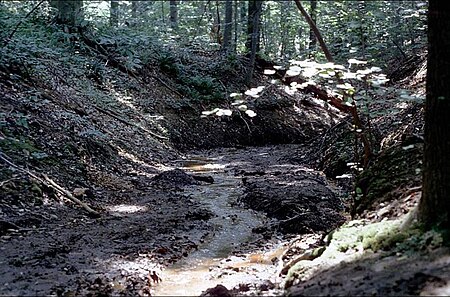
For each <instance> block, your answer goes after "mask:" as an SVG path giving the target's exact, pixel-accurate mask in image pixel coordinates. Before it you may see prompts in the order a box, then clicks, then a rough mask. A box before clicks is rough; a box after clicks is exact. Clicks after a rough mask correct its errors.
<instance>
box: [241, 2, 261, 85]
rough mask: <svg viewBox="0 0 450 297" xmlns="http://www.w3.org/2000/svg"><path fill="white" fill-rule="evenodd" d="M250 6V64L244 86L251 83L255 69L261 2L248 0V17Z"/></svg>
mask: <svg viewBox="0 0 450 297" xmlns="http://www.w3.org/2000/svg"><path fill="white" fill-rule="evenodd" d="M250 6H252V7H251V9H252V20H251V28H252V32H251V34H250V36H249V38H250V63H249V66H248V68H247V75H246V78H245V82H246V84H247V85H248V86H249V85H250V84H251V82H252V78H253V71H254V69H255V61H256V53H257V52H258V50H259V18H260V15H261V10H262V0H249V16H250Z"/></svg>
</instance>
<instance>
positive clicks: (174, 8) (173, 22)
mask: <svg viewBox="0 0 450 297" xmlns="http://www.w3.org/2000/svg"><path fill="white" fill-rule="evenodd" d="M169 9H170V27H171V28H172V29H174V30H176V29H178V1H177V0H170V6H169Z"/></svg>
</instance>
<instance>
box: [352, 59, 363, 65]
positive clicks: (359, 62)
mask: <svg viewBox="0 0 450 297" xmlns="http://www.w3.org/2000/svg"><path fill="white" fill-rule="evenodd" d="M348 63H349V64H356V65H364V64H367V61H361V60H357V59H349V60H348Z"/></svg>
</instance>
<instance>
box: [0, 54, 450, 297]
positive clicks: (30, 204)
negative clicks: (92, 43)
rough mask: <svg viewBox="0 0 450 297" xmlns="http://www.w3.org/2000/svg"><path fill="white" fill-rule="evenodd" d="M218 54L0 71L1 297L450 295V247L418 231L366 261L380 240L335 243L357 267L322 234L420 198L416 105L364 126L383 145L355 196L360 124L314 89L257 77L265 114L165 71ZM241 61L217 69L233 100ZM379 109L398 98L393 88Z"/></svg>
mask: <svg viewBox="0 0 450 297" xmlns="http://www.w3.org/2000/svg"><path fill="white" fill-rule="evenodd" d="M85 55H86V56H85V57H84V59H86V61H87V62H88V61H89V60H90V59H91V58H92V57H90V56H89V55H88V54H86V53H85ZM220 59H221V58H220V57H217V56H216V55H213V54H212V55H203V56H199V57H196V58H195V61H190V60H189V61H184V60H182V59H180V61H179V62H177V63H178V64H173V63H172V64H168V65H166V66H165V67H163V66H164V65H158V67H160V68H156V66H155V65H152V64H149V65H147V66H146V67H145V68H144V69H143V70H142V71H141V72H140V73H138V75H140V76H139V77H136V75H135V76H134V77H133V76H129V75H127V73H123V72H122V71H120V69H116V68H113V67H111V68H107V69H105V70H104V73H102V76H101V80H99V78H96V77H92V76H89V75H87V74H86V73H82V74H81V75H78V74H77V73H76V72H74V71H72V70H73V69H72V68H71V66H70V63H69V64H67V63H62V62H59V60H57V59H55V57H49V58H48V61H47V62H48V63H46V64H45V66H42V67H43V68H42V69H41V70H40V71H41V72H42V73H41V75H40V76H35V77H33V76H31V77H30V76H25V75H22V74H23V73H24V71H21V70H20V67H22V66H21V65H19V66H17V65H15V66H14V67H15V68H14V69H10V68H7V67H1V68H0V92H1V93H2V96H3V98H2V103H1V105H0V107H1V110H0V148H1V151H0V157H1V162H0V164H1V168H0V189H1V199H0V236H1V237H0V241H1V243H2V244H1V247H0V253H1V257H0V261H1V262H0V263H1V265H0V275H2V277H1V279H2V282H1V285H0V294H2V295H49V294H54V295H58V296H73V295H88V296H111V295H124V296H131V295H133V296H134V295H137V294H139V295H142V296H146V295H152V294H153V295H154V294H168V295H173V294H181V295H186V294H189V295H200V294H201V293H202V292H204V295H205V296H208V295H209V296H215V295H223V296H227V295H230V296H231V295H236V294H239V295H255V294H257V295H273V294H281V293H285V292H288V293H289V294H291V295H317V294H320V295H322V294H333V295H344V294H368V293H370V294H372V293H374V294H375V295H383V294H388V295H395V294H397V293H400V294H417V293H424V292H425V293H430V294H431V293H434V292H441V291H436V290H438V289H439V287H442V288H443V290H445V289H448V281H449V280H448V277H446V276H445V275H448V262H449V258H448V250H446V249H444V248H441V247H440V245H439V244H435V246H433V247H429V246H428V245H426V244H424V243H423V242H422V241H420V240H422V239H420V240H419V242H420V245H416V246H415V248H416V250H415V254H414V255H412V256H410V257H409V256H408V257H407V258H401V255H400V254H392V251H391V253H389V252H388V251H384V253H382V252H377V253H375V254H373V255H369V256H367V254H365V253H367V250H368V249H369V248H371V249H373V250H376V249H375V248H374V246H375V245H374V244H373V242H372V241H371V244H369V245H367V246H365V247H364V248H362V249H359V250H358V249H357V248H354V247H353V246H351V244H352V243H348V242H346V243H345V248H343V246H344V244H341V243H340V248H339V253H340V254H339V255H341V254H346V253H347V254H349V255H353V254H355V255H358V256H361V257H360V258H359V259H357V260H355V259H354V258H346V261H347V262H348V263H346V264H345V263H344V264H342V265H340V264H339V263H340V262H342V261H338V260H336V259H337V258H335V260H336V261H334V260H330V259H332V257H331V258H330V257H329V255H330V253H331V251H333V248H330V247H333V246H336V245H333V240H334V241H337V240H338V239H336V238H335V239H332V237H333V236H332V234H333V231H332V230H335V229H336V228H338V227H339V226H341V225H342V224H343V223H344V222H346V221H348V220H349V219H350V217H349V214H350V211H351V206H356V207H354V209H353V210H354V213H353V214H354V215H359V216H360V218H362V219H363V220H362V223H361V222H358V221H357V223H355V221H351V222H350V223H348V224H352V222H353V223H355V224H359V223H361V224H362V225H363V226H366V225H367V226H370V224H371V223H376V222H378V223H381V222H384V221H389V222H390V221H391V220H392V219H393V218H397V217H400V216H401V215H403V214H405V213H407V212H408V211H409V210H410V209H411V208H412V207H414V205H416V204H417V201H418V199H419V197H420V188H418V186H419V185H420V179H419V178H418V175H417V172H416V170H415V169H416V168H417V166H418V165H419V161H418V160H419V158H420V155H421V150H420V147H421V144H420V134H421V132H422V130H421V129H422V127H421V123H420V121H419V122H418V121H417V119H418V118H420V114H421V112H422V111H423V108H422V105H420V104H406V105H405V106H403V107H402V108H400V109H399V111H398V112H396V113H389V114H388V115H384V116H380V117H377V118H375V119H373V124H374V131H376V133H375V134H376V137H375V139H376V148H377V152H376V154H375V155H374V158H373V159H372V160H371V164H370V166H369V168H368V169H367V171H365V173H364V174H363V175H362V176H360V178H359V179H358V185H359V186H360V188H361V190H362V192H361V193H360V194H361V195H360V196H358V197H354V195H353V188H352V187H351V181H353V180H354V177H355V174H354V172H353V171H352V170H351V168H349V166H348V163H350V162H353V161H355V157H354V152H352V150H351V149H349V148H351V145H350V144H349V143H351V142H352V141H353V140H354V135H353V132H352V131H351V130H350V129H347V128H348V127H347V126H348V124H349V123H348V121H347V119H346V118H345V116H344V115H343V114H340V113H339V112H337V111H335V110H332V109H329V108H325V107H324V106H323V104H319V103H318V102H317V101H316V100H315V99H314V98H312V97H310V96H306V95H303V94H300V93H299V94H296V95H287V94H285V93H284V91H283V90H282V89H279V88H278V87H277V86H275V85H272V84H270V83H269V82H268V81H267V80H266V79H265V78H263V77H262V76H261V75H260V74H258V75H257V81H256V83H257V84H258V85H261V86H265V89H264V91H263V92H262V93H261V94H260V95H261V97H259V98H258V99H257V100H255V99H254V98H250V97H248V98H246V100H247V101H246V104H248V107H249V108H251V109H252V110H254V111H255V112H256V114H257V115H258V116H257V117H254V118H250V117H245V115H244V114H243V113H239V112H237V113H234V114H233V116H231V117H215V116H210V117H201V112H202V111H204V110H211V109H212V108H214V107H216V106H217V105H219V106H222V107H224V108H225V107H230V108H231V107H232V105H231V103H232V101H231V100H229V99H223V98H222V99H223V100H222V101H220V100H219V101H214V100H217V94H216V93H214V94H213V93H198V90H197V91H196V92H197V93H195V95H196V96H198V97H199V98H200V97H201V98H202V99H205V98H208V100H210V101H206V100H205V101H201V100H199V98H194V99H192V98H191V99H188V98H187V97H184V96H183V94H182V93H181V92H188V90H187V89H186V88H187V86H186V85H184V84H182V82H180V81H179V80H180V79H179V78H177V76H180V72H177V71H179V70H176V69H175V70H174V68H170V67H174V65H178V66H176V67H181V66H179V65H182V64H183V63H184V64H185V65H188V66H186V67H191V66H190V65H196V66H195V67H198V68H202V67H203V68H204V69H205V73H207V74H208V75H212V74H213V73H214V72H215V71H216V69H217V68H214V67H215V66H214V65H215V64H214V63H216V62H217V63H216V64H217V65H219V66H218V67H221V66H220V65H223V61H221V60H220ZM69 60H70V58H69ZM417 61H419V60H413V62H417ZM77 62H78V61H77ZM74 63H75V62H74ZM211 65H212V66H211ZM16 66H17V67H19V70H20V71H18V70H17V69H16V68H17V67H16ZM168 66H170V67H169V68H167V67H168ZM192 67H194V66H192ZM237 69H238V70H235V71H234V72H233V71H231V72H229V73H228V72H227V73H225V72H224V73H222V75H223V78H222V80H221V83H222V84H224V82H227V79H229V85H228V84H227V85H226V87H225V93H227V94H228V93H230V92H232V91H239V90H240V89H241V88H242V87H243V85H242V82H241V81H239V80H236V78H237V77H240V76H239V75H240V74H242V73H240V72H239V71H240V70H239V68H237ZM405 69H410V68H408V67H406V68H405ZM241 70H242V69H241ZM259 70H262V69H259ZM14 71H15V72H14ZM195 71H198V70H195ZM405 71H406V70H405ZM407 71H410V70H407ZM12 72H14V73H15V74H17V75H18V76H19V78H20V79H16V80H14V79H13V78H11V77H12V76H11V73H12ZM184 75H186V74H184ZM418 76H419V77H420V75H419V74H417V73H416V74H414V77H416V78H417V77H418ZM402 78H403V77H402ZM399 80H400V79H399ZM417 80H418V81H420V79H417ZM417 80H415V81H417ZM402 82H403V83H404V80H402ZM224 85H225V84H224ZM417 85H420V84H417ZM191 91H192V90H191ZM192 92H193V91H192ZM191 95H192V94H191ZM392 96H393V95H392ZM219 97H220V96H219ZM213 99H214V100H213ZM392 101H395V100H392ZM205 102H206V103H205ZM385 104H387V105H389V104H390V105H395V103H391V102H390V100H389V98H388V99H387V100H386V102H385ZM384 107H385V106H377V108H380V109H382V108H384ZM396 117H401V118H402V119H404V120H403V121H400V122H399V121H396V120H395V118H396ZM256 145H258V146H256ZM411 145H413V146H412V147H411ZM200 149H203V150H200ZM204 149H208V150H204ZM358 149H359V148H356V150H358ZM411 158H414V160H417V162H416V161H415V162H408V160H411ZM405 165H408V166H405ZM391 169H392V170H391ZM337 176H341V177H342V176H345V177H343V178H340V179H336V177H337ZM382 177H383V178H384V179H383V178H382ZM387 184H388V185H387ZM353 199H357V201H358V202H357V203H356V204H351V203H352V202H353ZM350 228H351V226H350ZM343 230H346V229H345V227H343ZM330 231H331V233H330ZM359 231H361V230H356V231H355V233H357V232H359ZM339 232H341V231H337V233H336V234H340V233H339ZM342 232H344V231H342ZM342 232H341V233H342ZM344 233H345V232H344ZM375 233H376V232H375ZM327 234H328V235H327ZM433 236H434V235H433ZM366 237H367V238H370V240H372V239H373V238H374V235H373V234H372V235H371V236H366ZM366 237H364V236H363V237H362V238H366ZM327 238H328V239H327ZM434 238H435V237H432V239H431V240H430V242H431V241H432V242H433V243H435V241H437V242H438V241H439V240H434ZM436 238H437V237H436ZM358 240H359V239H358V238H352V241H351V242H353V243H354V242H359V241H358ZM402 240H403V241H405V240H406V239H405V238H402ZM330 241H331V243H330ZM403 241H401V240H398V241H395V242H396V243H400V242H403ZM426 241H427V240H425V242H426ZM361 242H364V239H361ZM390 243H392V242H390ZM349 245H350V247H349ZM417 246H422V247H424V246H425V248H423V249H420V248H417ZM351 251H357V252H353V253H352V252H351ZM399 257H400V258H399ZM339 259H340V258H339ZM305 263H308V264H307V266H308V267H309V268H308V269H304V266H302V265H304V264H305ZM399 264H401V265H400V266H398V265H399ZM411 266H414V269H411ZM311 267H314V269H310V268H311ZM394 267H395V268H394ZM312 271H314V273H312ZM322 271H325V272H324V273H322ZM394 271H395V272H396V274H395V275H396V276H395V277H394ZM308 273H309V274H308ZM286 275H287V276H286ZM312 276H313V277H312ZM311 277H312V278H311ZM348 279H354V280H355V281H352V282H348ZM300 280H301V281H302V282H301V283H299V281H300ZM374 282H375V284H374ZM355 283H357V286H353V285H354V284H355ZM321 284H326V286H325V287H324V286H322V285H321ZM208 288H210V289H209V290H208ZM285 289H286V290H288V291H285ZM179 290H181V291H179ZM445 292H448V291H445Z"/></svg>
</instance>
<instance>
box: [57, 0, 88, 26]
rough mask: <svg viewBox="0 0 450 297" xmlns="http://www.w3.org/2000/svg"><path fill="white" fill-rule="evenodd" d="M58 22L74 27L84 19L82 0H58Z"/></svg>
mask: <svg viewBox="0 0 450 297" xmlns="http://www.w3.org/2000/svg"><path fill="white" fill-rule="evenodd" d="M57 7H58V16H57V22H58V23H59V24H64V25H67V26H69V27H74V26H76V25H78V24H79V23H81V22H82V21H83V10H82V9H83V1H82V0H72V1H67V0H58V2H57Z"/></svg>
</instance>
